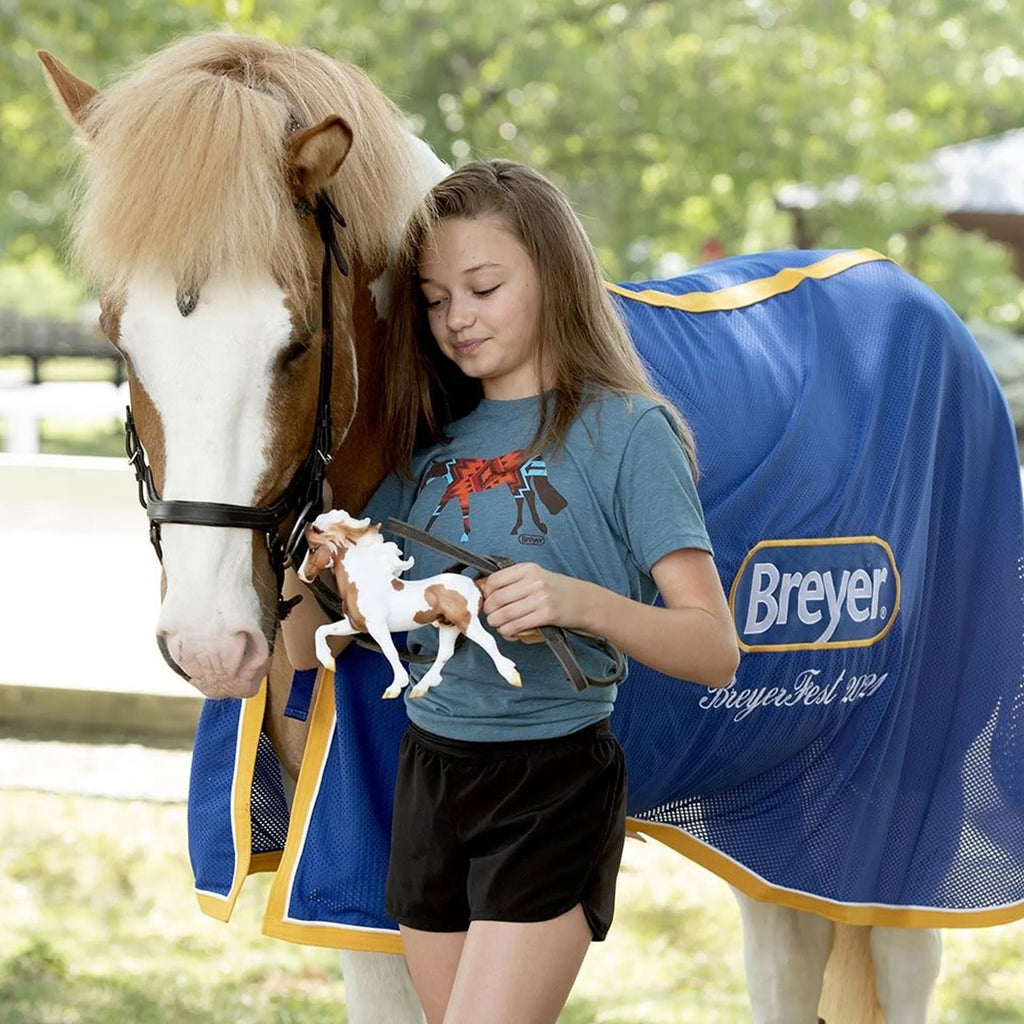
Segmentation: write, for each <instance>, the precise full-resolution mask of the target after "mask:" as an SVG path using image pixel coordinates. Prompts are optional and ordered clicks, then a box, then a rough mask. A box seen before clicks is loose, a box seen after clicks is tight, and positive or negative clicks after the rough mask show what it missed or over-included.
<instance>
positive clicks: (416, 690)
mask: <svg viewBox="0 0 1024 1024" xmlns="http://www.w3.org/2000/svg"><path fill="white" fill-rule="evenodd" d="M458 635H459V630H458V628H457V627H456V626H444V625H440V626H438V627H437V657H436V658H435V659H434V664H433V665H431V666H430V668H429V669H427V671H426V673H425V674H424V676H423V678H422V679H421V680H420V681H419V682H418V683H417V684H416V685H415V686H414V687H413V688H412V689H411V690H410V691H409V696H410V697H422V696H423V694H425V693H426V692H427V690H429V689H430V688H431V687H432V686H437V684H438V683H439V682H441V669H443V668H444V667H445V665H447V664H448V659H449V658H451V656H452V655H453V654H454V653H455V640H456V638H457V637H458Z"/></svg>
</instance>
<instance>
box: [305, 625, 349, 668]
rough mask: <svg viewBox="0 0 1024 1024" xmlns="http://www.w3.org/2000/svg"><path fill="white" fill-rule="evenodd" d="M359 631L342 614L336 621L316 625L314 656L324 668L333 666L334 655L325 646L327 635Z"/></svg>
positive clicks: (345, 634) (343, 634) (346, 634)
mask: <svg viewBox="0 0 1024 1024" xmlns="http://www.w3.org/2000/svg"><path fill="white" fill-rule="evenodd" d="M359 632H361V630H358V629H356V628H355V626H353V625H352V623H351V622H349V621H348V619H346V618H345V617H344V616H342V617H341V618H340V619H338V621H337V622H328V623H327V624H326V625H323V626H317V629H316V633H315V634H314V635H315V636H316V656H317V659H318V660H319V661H320V664H321V665H323V666H324V668H334V655H333V654H331V649H330V647H328V646H327V638H328V637H329V636H354V635H355V634H356V633H359Z"/></svg>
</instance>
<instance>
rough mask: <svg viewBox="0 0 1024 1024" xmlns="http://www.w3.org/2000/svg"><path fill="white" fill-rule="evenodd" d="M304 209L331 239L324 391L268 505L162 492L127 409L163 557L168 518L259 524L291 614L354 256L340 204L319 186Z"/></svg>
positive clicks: (324, 285) (130, 445) (318, 499)
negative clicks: (343, 289) (343, 237)
mask: <svg viewBox="0 0 1024 1024" xmlns="http://www.w3.org/2000/svg"><path fill="white" fill-rule="evenodd" d="M296 211H297V212H298V214H299V216H300V217H308V216H310V215H312V216H313V218H314V220H315V221H316V226H317V231H318V232H319V234H320V239H321V241H322V242H323V246H324V259H323V265H322V268H321V272H320V301H321V316H322V319H321V328H322V329H321V347H320V386H319V390H318V394H317V407H316V423H315V426H314V429H313V437H312V439H311V440H310V445H309V450H308V452H307V453H306V457H305V459H303V461H302V464H301V465H300V466H299V468H298V470H297V471H296V473H295V475H294V476H293V477H292V479H291V482H290V483H289V484H288V486H287V487H286V488H285V489H284V491H283V492H282V493H281V495H280V496H279V497H278V498H277V500H276V501H274V502H272V503H271V504H269V505H231V504H226V503H224V502H219V501H181V500H178V499H171V500H167V501H165V500H164V499H162V498H161V497H160V495H159V494H158V493H157V490H156V485H155V484H154V482H153V473H152V470H151V469H150V466H149V463H148V461H147V459H146V453H145V451H144V449H143V447H142V443H141V441H140V440H139V435H138V433H137V431H136V429H135V421H134V419H133V417H132V410H131V406H130V405H129V406H128V408H127V410H126V417H125V428H124V429H125V451H126V452H127V454H128V461H129V462H130V463H131V464H132V466H133V467H134V469H135V478H136V480H137V482H138V486H139V503H140V504H141V505H142V507H143V508H144V509H145V510H146V515H147V516H148V517H149V539H150V541H152V543H153V547H154V548H155V550H156V554H157V558H159V559H160V561H161V562H162V561H163V550H162V548H161V546H160V527H161V525H162V524H163V523H181V524H184V525H188V526H226V527H235V528H238V529H243V530H255V531H257V532H259V533H262V534H263V537H264V539H265V541H266V544H267V550H268V552H269V554H270V563H271V565H272V567H273V569H274V575H275V576H276V578H277V613H278V617H279V618H280V619H284V618H286V617H287V615H288V613H289V612H290V611H291V610H292V608H293V607H294V606H295V605H296V604H297V603H298V602H299V601H300V600H301V598H298V597H295V598H292V599H291V600H289V601H285V600H284V598H283V596H282V587H283V583H284V570H285V565H286V564H288V562H289V561H290V562H291V563H292V564H294V565H298V564H299V563H300V562H301V561H302V557H303V555H304V554H305V546H306V539H305V536H304V533H303V528H304V527H305V525H306V523H308V522H310V521H312V520H313V519H315V518H316V516H317V515H318V514H319V513H320V512H321V511H322V509H323V485H324V479H325V476H326V469H327V464H328V463H329V462H330V461H331V448H332V431H331V385H332V381H333V375H334V304H333V298H332V289H331V277H332V269H333V267H335V266H336V267H337V268H338V271H339V272H340V273H341V274H342V275H344V276H347V275H348V264H347V262H346V260H345V257H344V254H343V253H342V251H341V248H340V247H339V245H338V240H337V238H336V236H335V230H334V226H335V224H337V225H338V226H339V227H345V218H344V217H342V215H341V214H340V213H339V212H338V209H337V207H336V206H335V205H334V203H333V202H332V201H331V199H330V197H329V196H328V195H327V194H326V193H324V192H318V193H317V195H316V203H315V205H311V204H309V203H308V202H305V201H303V202H302V203H300V204H298V205H297V207H296ZM293 513H294V514H295V521H294V523H293V525H292V529H291V532H290V534H289V537H288V540H287V542H285V543H282V541H281V537H280V528H281V525H282V524H283V523H284V522H285V520H287V519H288V517H289V516H290V515H292V514H293Z"/></svg>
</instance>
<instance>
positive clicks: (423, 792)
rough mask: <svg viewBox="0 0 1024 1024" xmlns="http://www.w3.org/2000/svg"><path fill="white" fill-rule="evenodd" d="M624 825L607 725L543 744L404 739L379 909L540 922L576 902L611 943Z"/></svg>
mask: <svg viewBox="0 0 1024 1024" xmlns="http://www.w3.org/2000/svg"><path fill="white" fill-rule="evenodd" d="M625 824H626V767H625V758H624V756H623V753H622V748H621V747H620V746H619V744H618V741H617V740H616V739H615V737H614V736H613V735H612V733H611V730H610V729H609V728H608V724H607V722H606V721H605V722H599V723H597V724H596V725H591V726H588V727H586V728H585V729H581V730H580V731H579V732H575V733H572V734H571V735H569V736H560V737H557V738H556V739H548V740H516V741H510V742H501V743H466V742H462V741H459V740H450V739H445V738H444V737H441V736H434V735H432V734H431V733H427V732H424V731H423V730H422V729H419V728H417V727H416V726H415V725H410V726H409V729H408V731H407V732H406V734H405V736H404V738H403V739H402V747H401V752H400V754H399V761H398V781H397V784H396V787H395V806H394V817H393V822H392V834H391V861H390V864H389V865H388V878H387V886H386V891H385V895H386V904H387V910H388V913H389V914H390V915H391V916H392V917H393V918H394V919H395V920H396V921H398V922H399V923H400V924H404V925H407V926H408V927H410V928H417V929H420V930H422V931H428V932H461V931H465V930H466V929H467V928H468V927H469V923H470V921H477V920H484V921H548V920H550V919H551V918H553V917H558V916H559V915H561V914H564V913H566V912H567V911H569V910H571V909H572V908H573V907H574V906H576V904H577V903H579V904H582V907H583V912H584V914H585V915H586V918H587V922H588V923H589V925H590V930H591V932H592V933H593V936H594V939H595V940H596V941H598V942H599V941H601V940H602V939H604V937H605V936H606V935H607V934H608V928H609V926H610V925H611V922H612V913H613V911H614V908H615V880H616V876H617V874H618V869H619V862H620V860H621V859H622V847H623V844H624V841H625Z"/></svg>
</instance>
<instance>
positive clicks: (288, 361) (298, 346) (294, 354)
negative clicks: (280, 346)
mask: <svg viewBox="0 0 1024 1024" xmlns="http://www.w3.org/2000/svg"><path fill="white" fill-rule="evenodd" d="M308 352H309V344H308V342H303V341H293V342H292V343H291V344H290V345H289V346H288V347H287V348H286V349H285V350H284V352H282V353H281V359H280V368H281V369H282V370H287V369H290V368H291V367H292V366H294V365H295V364H296V363H297V362H298V361H299V360H300V359H301V358H302V357H303V356H304V355H306V354H307V353H308Z"/></svg>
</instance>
